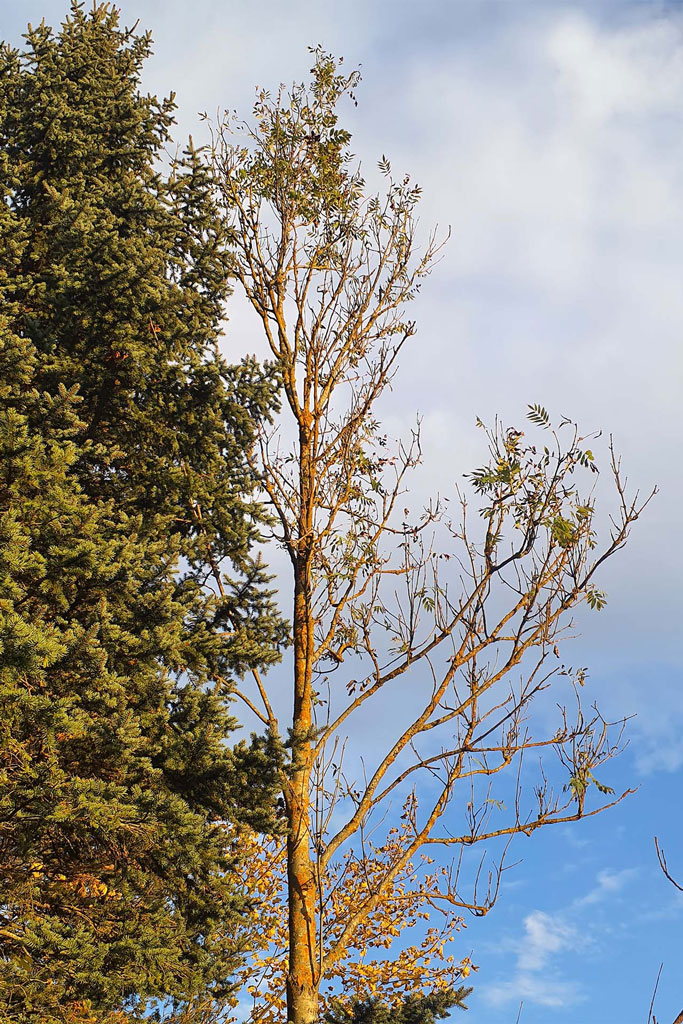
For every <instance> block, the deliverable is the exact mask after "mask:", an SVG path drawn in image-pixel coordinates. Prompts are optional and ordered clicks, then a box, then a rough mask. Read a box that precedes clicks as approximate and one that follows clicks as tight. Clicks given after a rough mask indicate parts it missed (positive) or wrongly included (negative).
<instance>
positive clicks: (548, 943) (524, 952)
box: [517, 910, 577, 971]
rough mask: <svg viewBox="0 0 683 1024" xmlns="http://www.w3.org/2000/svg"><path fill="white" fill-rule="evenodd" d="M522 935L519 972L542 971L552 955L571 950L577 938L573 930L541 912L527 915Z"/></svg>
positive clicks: (518, 958) (518, 963) (535, 911)
mask: <svg viewBox="0 0 683 1024" xmlns="http://www.w3.org/2000/svg"><path fill="white" fill-rule="evenodd" d="M524 933H525V934H524V938H523V939H522V942H521V944H520V949H519V954H518V957H517V966H518V968H519V970H520V971H540V970H542V969H543V968H544V967H545V966H546V965H547V963H548V960H549V959H550V958H551V957H552V956H553V955H554V954H556V953H559V952H560V951H561V950H563V949H569V948H571V946H573V945H574V943H575V941H576V938H577V934H576V931H575V930H574V928H572V927H571V926H570V925H568V924H565V923H564V922H563V921H562V919H561V918H558V917H556V916H555V917H551V916H550V915H549V914H545V913H543V911H542V910H534V911H532V913H531V914H527V916H526V917H525V918H524Z"/></svg>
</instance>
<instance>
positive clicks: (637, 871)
mask: <svg viewBox="0 0 683 1024" xmlns="http://www.w3.org/2000/svg"><path fill="white" fill-rule="evenodd" d="M120 6H121V8H122V11H123V18H124V21H126V22H128V23H131V22H133V21H134V20H135V19H136V18H140V21H141V24H142V26H144V27H149V28H151V29H152V30H153V34H154V38H155V51H156V53H155V57H154V58H153V60H152V61H151V62H150V64H149V66H148V69H147V73H146V78H145V85H146V87H147V88H149V89H150V90H152V91H157V92H159V93H167V92H168V91H170V90H171V89H174V90H175V91H176V92H177V94H178V97H177V98H178V103H179V115H178V116H179V122H180V127H179V130H178V133H177V137H178V138H182V135H183V134H184V133H187V132H190V131H192V132H194V134H195V135H196V136H198V137H200V138H201V129H200V128H199V127H198V123H197V113H198V112H199V111H204V110H206V111H209V112H213V111H215V110H216V109H217V108H219V107H222V108H225V107H228V108H237V109H239V110H241V111H243V112H245V113H246V112H248V111H249V110H250V108H251V104H252V97H253V89H254V87H255V86H256V85H257V84H259V85H264V86H269V87H272V86H276V85H277V83H278V82H280V81H285V82H289V81H291V80H292V79H293V78H298V79H300V78H303V77H305V74H306V71H307V68H308V67H309V65H310V57H309V55H308V53H307V51H306V47H307V46H308V45H314V44H316V43H322V44H323V45H324V46H325V47H326V48H328V49H330V50H332V51H333V52H335V53H338V54H343V55H344V56H345V58H346V61H347V63H348V64H349V65H350V66H355V65H358V64H360V65H362V70H363V79H364V80H363V84H362V86H361V88H360V90H359V107H358V109H357V110H351V111H350V112H349V124H350V127H351V128H352V130H353V134H354V141H353V148H354V152H355V153H356V154H358V156H359V158H360V159H361V161H362V163H363V165H364V167H366V168H367V170H368V173H369V174H370V173H371V172H372V169H373V168H374V166H375V161H376V159H377V158H378V157H379V156H381V155H382V154H383V153H384V154H386V155H387V156H389V157H390V159H391V161H392V165H393V166H394V168H395V169H397V170H400V171H401V172H403V171H408V172H410V174H411V175H412V176H413V177H414V178H415V179H416V180H417V181H419V182H420V184H421V185H422V186H423V189H424V202H423V207H422V223H423V224H424V225H425V226H428V225H431V224H433V223H435V222H438V223H439V224H441V225H443V226H447V225H450V226H451V228H452V237H451V240H450V242H449V244H448V246H447V248H446V250H445V253H444V257H443V259H442V261H441V263H440V264H439V266H438V267H437V268H436V270H435V272H434V274H433V275H432V277H431V278H430V279H429V281H428V282H427V285H426V287H425V289H424V291H423V293H422V295H421V297H420V299H419V300H418V302H417V304H416V308H415V316H416V319H417V321H418V325H419V334H418V338H417V339H416V343H415V345H414V346H413V349H412V350H410V351H408V352H407V353H406V356H405V359H404V360H403V365H402V369H401V372H400V374H399V376H398V378H397V381H396V386H395V388H394V391H393V393H392V397H391V399H390V401H388V402H387V403H386V406H385V408H384V411H383V412H384V420H385V422H386V424H387V428H388V429H389V431H390V432H398V431H399V430H400V429H401V428H403V429H405V428H407V427H408V426H409V424H410V422H411V419H410V417H409V416H407V413H406V410H416V411H417V410H419V411H420V412H421V414H422V415H423V417H424V419H423V426H424V449H425V465H424V467H423V469H422V470H421V472H420V475H419V477H418V479H417V481H416V484H415V488H416V496H417V497H419V496H420V495H421V494H425V495H426V494H428V493H430V492H431V491H433V490H435V489H437V488H438V489H442V490H443V489H446V488H447V487H448V486H449V485H450V483H451V481H457V480H458V479H461V475H462V473H463V472H464V471H465V470H467V469H469V468H471V467H472V466H473V465H476V464H477V463H478V462H480V461H481V457H482V453H481V447H480V444H481V441H480V434H479V432H478V431H476V429H475V426H474V422H475V417H476V416H477V415H478V416H481V418H482V419H484V420H488V421H491V420H492V419H493V416H494V415H495V413H500V414H501V415H502V417H503V419H504V420H506V421H507V422H513V423H521V421H522V419H523V416H524V411H525V408H526V405H527V403H530V402H537V401H540V402H542V403H543V404H544V405H545V406H546V407H547V408H549V409H550V410H551V411H553V412H555V413H562V414H564V413H567V414H568V415H571V416H572V417H573V418H576V419H577V420H578V421H579V422H580V423H581V424H582V425H585V426H586V427H588V428H593V427H595V428H602V429H604V430H606V431H608V432H610V431H611V432H612V433H613V434H614V437H615V443H616V447H617V448H618V450H619V451H620V452H621V453H622V455H623V463H624V465H625V466H626V467H627V470H628V475H629V479H630V481H631V482H632V483H634V484H637V485H638V486H640V487H641V488H642V489H643V490H648V489H649V488H650V487H651V486H652V485H653V484H655V483H657V484H658V485H659V487H660V493H659V495H658V497H657V499H656V501H655V502H654V504H652V505H651V506H650V508H649V509H648V512H647V515H646V517H645V518H644V520H643V522H641V523H639V524H638V525H637V528H636V529H635V530H634V533H633V536H632V540H631V542H630V544H629V546H628V548H627V549H626V550H625V551H624V552H623V553H622V554H621V555H619V556H618V558H617V559H615V560H614V562H613V563H611V564H610V565H609V566H608V567H607V570H606V572H605V574H604V575H603V577H602V585H603V586H604V587H605V589H606V590H607V591H608V595H609V604H608V607H607V609H606V610H605V611H604V612H602V613H601V614H600V615H595V614H591V615H588V614H586V615H582V616H580V618H579V632H580V634H581V636H580V637H579V638H578V639H577V640H575V641H573V647H572V655H571V656H572V659H573V660H574V663H575V664H585V665H588V666H590V682H589V685H590V686H591V687H592V691H593V694H594V695H595V696H596V697H597V698H598V699H599V701H600V704H601V707H602V708H604V710H605V711H606V712H607V713H608V714H609V713H612V714H632V715H635V716H636V717H635V718H634V720H633V721H632V723H631V726H630V730H629V736H630V746H629V749H628V750H627V752H626V754H625V755H624V756H622V758H621V759H620V761H619V762H618V764H617V765H616V766H615V767H614V768H613V769H612V770H611V774H610V778H609V780H608V781H609V782H610V783H611V784H612V785H613V786H615V787H616V788H617V789H618V788H619V787H621V788H624V787H626V786H629V785H632V786H639V789H638V792H637V793H636V795H635V796H634V797H632V798H630V799H629V800H628V801H626V802H625V803H624V804H622V805H621V806H620V807H619V808H617V809H616V810H615V811H612V812H609V813H608V814H606V815H603V816H600V817H598V818H595V819H592V820H590V821H585V822H582V823H581V824H580V825H578V826H568V827H566V828H565V827H564V826H560V827H558V828H557V829H554V830H551V829H549V830H545V831H542V832H539V833H537V834H535V835H534V836H533V837H532V838H531V839H528V840H527V839H522V840H521V841H519V842H518V843H517V845H516V847H515V848H514V851H513V860H516V859H518V858H520V857H521V858H523V861H522V863H521V864H520V865H519V866H518V867H516V868H515V869H514V870H513V871H510V872H508V873H507V875H506V877H505V883H504V885H503V889H502V893H501V897H500V901H499V903H498V905H497V907H496V908H495V909H494V910H493V911H492V912H491V914H490V915H489V917H488V918H486V919H484V920H471V921H470V922H469V925H468V929H467V931H466V932H465V933H464V936H463V938H462V942H463V944H464V945H463V949H462V953H463V955H464V954H465V953H469V952H470V951H471V953H472V956H473V959H474V961H475V963H478V964H480V967H481V969H480V971H479V973H478V975H477V976H476V978H475V983H476V991H475V994H474V995H473V997H472V999H471V1009H470V1011H469V1013H468V1015H467V1016H466V1017H465V1016H463V1018H462V1019H463V1020H467V1021H469V1022H470V1024H514V1021H515V1020H516V1018H517V1013H518V1009H519V1006H520V1003H521V1002H523V1008H522V1011H521V1015H520V1018H519V1019H520V1022H521V1024H546V1022H548V1024H554V1022H557V1024H640V1022H645V1020H646V1019H647V1012H648V1006H649V1003H650V998H651V995H652V989H653V985H654V982H655V978H656V975H657V970H658V968H659V964H660V963H661V962H663V963H664V968H663V971H662V977H661V981H660V985H659V993H658V1000H657V1008H656V1011H655V1012H656V1015H657V1018H658V1020H660V1021H661V1022H662V1024H665V1022H668V1021H672V1020H673V1019H674V1017H675V1016H676V1014H677V1013H678V1012H679V1011H680V1010H681V1009H682V1008H683V897H681V894H677V893H675V891H674V890H673V889H672V888H671V887H670V886H669V885H668V884H667V883H666V882H665V880H664V879H663V877H662V876H661V873H660V872H659V869H658V867H657V863H656V859H655V855H654V848H653V836H654V835H655V834H657V835H659V837H660V839H661V840H662V842H663V844H664V847H665V849H666V851H667V856H668V859H669V862H670V866H671V867H672V868H673V869H674V870H675V867H676V866H678V867H679V875H680V877H681V878H683V816H682V815H681V813H680V808H681V790H682V783H683V685H682V683H683V680H682V678H681V632H682V631H681V627H680V619H681V612H682V611H683V607H682V605H683V600H682V597H681V585H680V581H681V578H682V576H683V572H682V570H683V553H682V546H681V543H680V529H679V522H680V518H681V509H682V508H683V477H682V474H681V454H680V449H681V442H682V441H683V430H682V429H681V427H682V423H681V419H682V412H681V409H682V403H681V394H682V390H683V389H682V384H683V380H682V377H683V348H682V346H681V339H682V338H683V288H682V287H681V282H682V279H683V3H677V2H676V3H674V2H654V0H653V2H647V0H640V2H627V0H620V2H616V0H615V2H610V3H601V2H599V0H592V2H588V3H572V2H568V0H567V2H550V0H548V2H544V0H528V2H527V0H499V2H497V3H489V2H486V0H450V2H446V0H442V2H440V3H437V2H426V3H425V2H423V3H421V4H419V5H417V4H414V3H407V2H404V0H394V2H391V3H389V2H386V3H385V2H381V0H365V2H360V0H349V2H347V3H346V4H341V3H332V2H317V3H313V2H311V0H306V2H304V0H294V2H290V3H276V2H274V0H261V2H258V0H256V2H253V3H252V4H250V5H247V4H246V3H245V2H237V0H233V2H232V3H221V2H219V0H194V2H193V3H187V2H186V0H182V2H180V0H164V2H161V0H138V2H132V0H124V2H123V3H122V4H121V5H120ZM66 9H67V4H66V3H65V2H63V0H22V2H16V0H12V2H9V0H0V24H1V26H2V30H3V32H2V34H3V37H4V38H5V39H12V40H15V41H18V38H19V34H20V32H21V31H22V30H23V27H24V25H25V23H26V22H27V21H29V20H32V21H39V20H40V18H41V17H42V16H45V17H46V18H47V20H48V21H50V22H52V23H57V22H58V21H59V20H60V19H61V17H62V16H63V14H64V12H65V11H66ZM228 346H229V347H228V350H229V351H230V352H231V353H232V354H234V355H235V357H237V356H239V355H240V354H241V353H242V352H243V351H245V350H247V351H248V350H251V349H254V348H256V347H257V342H256V335H255V334H253V328H252V325H251V324H250V322H249V320H248V318H247V314H246V311H245V310H244V309H243V307H242V306H241V305H240V304H239V303H238V302H236V303H235V304H234V305H233V309H232V312H231V323H230V327H229V331H228Z"/></svg>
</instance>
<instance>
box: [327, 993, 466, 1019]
mask: <svg viewBox="0 0 683 1024" xmlns="http://www.w3.org/2000/svg"><path fill="white" fill-rule="evenodd" d="M471 991H472V989H471V988H466V987H465V986H464V985H460V986H459V987H458V988H451V989H446V990H444V991H443V992H432V993H430V994H429V995H411V996H408V998H407V999H404V1001H403V1002H402V1003H401V1005H400V1006H388V1005H387V1004H385V1003H383V1002H382V1001H381V999H379V998H378V997H377V996H370V997H368V998H367V999H352V1000H351V1002H350V1004H349V1005H348V1006H344V1004H343V1003H336V1004H334V1005H333V1006H332V1008H331V1009H330V1010H329V1011H328V1012H327V1013H326V1014H325V1018H324V1019H325V1024H435V1022H436V1021H437V1020H443V1019H444V1018H445V1017H448V1016H449V1011H450V1010H453V1009H458V1010H466V1009H467V1006H466V1004H465V1000H466V999H467V997H468V995H469V994H470V992H471Z"/></svg>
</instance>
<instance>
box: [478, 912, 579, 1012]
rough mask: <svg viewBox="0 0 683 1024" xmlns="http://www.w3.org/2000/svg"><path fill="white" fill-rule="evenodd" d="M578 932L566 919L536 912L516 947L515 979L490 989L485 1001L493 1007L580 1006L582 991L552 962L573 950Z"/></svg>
mask: <svg viewBox="0 0 683 1024" xmlns="http://www.w3.org/2000/svg"><path fill="white" fill-rule="evenodd" d="M578 938H579V936H578V932H577V931H576V929H575V928H574V926H573V925H571V924H569V923H568V922H567V921H566V920H565V919H564V918H563V916H562V915H558V914H555V915H553V916H552V917H551V916H550V915H549V914H546V913H544V912H543V911H542V910H533V911H532V912H531V913H530V914H527V915H526V917H525V918H524V934H523V936H522V937H521V939H520V940H519V942H518V943H517V944H516V953H517V966H516V971H515V973H514V974H513V976H512V977H511V978H508V979H506V980H505V981H500V982H494V983H493V984H492V985H489V986H487V987H486V990H485V993H484V997H485V999H486V1001H487V1002H488V1003H490V1004H491V1005H492V1006H502V1005H504V1004H505V1003H509V1002H512V1001H519V1000H525V1001H527V1002H530V1003H536V1004H538V1005H539V1006H547V1007H555V1006H563V1005H568V1004H571V1003H575V1002H578V1001H579V999H580V990H579V988H578V986H576V985H574V984H573V983H572V982H569V981H566V980H565V979H563V978H561V977H560V976H558V974H557V971H556V970H555V969H554V966H553V965H552V963H551V961H552V960H553V958H554V957H556V956H557V955H558V954H560V953H562V952H564V951H565V950H569V949H573V948H574V947H575V946H576V944H577V942H578Z"/></svg>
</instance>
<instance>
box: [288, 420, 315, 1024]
mask: <svg viewBox="0 0 683 1024" xmlns="http://www.w3.org/2000/svg"><path fill="white" fill-rule="evenodd" d="M300 474H301V475H300V501H301V506H300V519H299V538H298V544H299V550H298V554H297V558H296V566H295V573H294V575H295V579H294V617H293V625H294V630H293V641H294V644H293V645H294V714H293V722H292V725H293V728H292V772H291V777H290V786H289V792H288V793H287V794H286V805H287V820H288V826H289V829H288V837H287V879H288V889H289V973H288V977H287V1018H288V1021H289V1022H291V1024H316V1022H317V1020H318V987H319V984H320V971H319V963H318V935H317V922H316V875H315V868H314V864H313V859H312V857H311V849H310V800H311V796H310V779H311V738H312V737H311V729H312V726H313V716H312V694H311V676H312V665H313V643H314V637H313V626H314V622H313V611H312V608H311V592H310V575H311V548H312V544H311V535H312V526H313V523H312V509H311V491H312V466H311V441H310V433H309V430H308V429H307V428H302V430H301V432H300Z"/></svg>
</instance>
